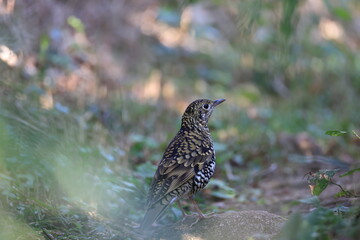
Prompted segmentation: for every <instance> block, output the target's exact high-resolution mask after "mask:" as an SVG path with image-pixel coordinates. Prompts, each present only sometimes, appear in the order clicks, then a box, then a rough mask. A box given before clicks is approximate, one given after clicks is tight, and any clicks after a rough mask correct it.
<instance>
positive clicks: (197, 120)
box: [181, 98, 225, 128]
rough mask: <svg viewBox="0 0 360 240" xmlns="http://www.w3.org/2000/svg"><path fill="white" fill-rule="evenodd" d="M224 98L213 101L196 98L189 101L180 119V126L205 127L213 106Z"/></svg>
mask: <svg viewBox="0 0 360 240" xmlns="http://www.w3.org/2000/svg"><path fill="white" fill-rule="evenodd" d="M224 101H225V99H223V98H222V99H218V100H215V101H212V100H208V99H198V100H195V101H193V102H192V103H190V105H189V106H188V107H187V108H186V110H185V113H184V114H183V116H182V119H181V127H186V128H194V127H200V128H207V123H208V121H209V118H210V116H211V114H212V112H213V111H214V108H215V107H216V106H217V105H219V104H220V103H222V102H224Z"/></svg>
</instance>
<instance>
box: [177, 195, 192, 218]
mask: <svg viewBox="0 0 360 240" xmlns="http://www.w3.org/2000/svg"><path fill="white" fill-rule="evenodd" d="M176 202H177V204H178V205H179V207H180V210H181V213H182V215H183V217H184V218H185V217H187V216H189V215H188V214H186V212H185V209H184V207H183V206H182V204H181V202H180V199H178V200H177V201H176Z"/></svg>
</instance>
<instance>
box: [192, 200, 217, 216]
mask: <svg viewBox="0 0 360 240" xmlns="http://www.w3.org/2000/svg"><path fill="white" fill-rule="evenodd" d="M189 199H190V201H191V202H192V203H193V204H194V206H195V209H196V212H197V213H198V216H199V218H208V217H212V216H214V215H216V213H214V212H212V213H208V214H203V213H202V212H201V210H200V208H199V205H198V204H197V202H196V201H195V200H194V199H193V197H190V198H189Z"/></svg>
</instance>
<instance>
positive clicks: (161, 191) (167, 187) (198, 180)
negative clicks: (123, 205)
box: [140, 99, 225, 230]
mask: <svg viewBox="0 0 360 240" xmlns="http://www.w3.org/2000/svg"><path fill="white" fill-rule="evenodd" d="M224 101H225V99H219V100H215V101H211V100H207V99H199V100H196V101H194V102H192V103H191V104H190V105H189V106H188V107H187V109H186V110H185V113H184V114H183V116H182V120H181V128H180V130H179V132H178V133H177V134H176V136H175V137H174V139H173V140H172V141H171V142H170V144H169V145H168V146H167V148H166V150H165V153H164V155H163V158H162V160H161V161H160V163H159V166H158V169H157V171H156V173H155V175H154V179H153V182H152V185H151V188H150V191H149V194H148V199H147V212H146V214H145V216H144V219H143V221H142V223H141V226H140V228H141V229H142V230H144V229H146V228H148V227H149V226H150V225H151V224H152V223H153V222H154V221H156V219H157V218H158V217H159V216H160V215H161V214H162V213H163V211H164V210H165V209H166V207H167V206H168V205H169V204H171V203H172V202H174V201H175V200H178V199H180V198H190V197H191V196H192V195H193V194H195V193H196V192H198V191H199V190H201V189H203V188H204V187H205V186H206V185H207V183H208V182H209V180H210V178H211V177H212V176H213V174H214V170H215V151H214V147H213V142H212V139H211V136H210V131H209V128H208V125H207V123H208V120H209V118H210V116H211V114H212V112H213V110H214V107H215V106H217V105H219V104H220V103H222V102H224Z"/></svg>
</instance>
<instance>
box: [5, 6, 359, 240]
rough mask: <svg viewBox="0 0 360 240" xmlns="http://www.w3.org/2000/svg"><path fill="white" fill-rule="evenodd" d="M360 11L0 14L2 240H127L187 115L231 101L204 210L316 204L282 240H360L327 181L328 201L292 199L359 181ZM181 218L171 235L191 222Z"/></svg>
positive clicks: (224, 110)
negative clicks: (202, 101) (190, 108)
mask: <svg viewBox="0 0 360 240" xmlns="http://www.w3.org/2000/svg"><path fill="white" fill-rule="evenodd" d="M1 4H3V3H1ZM359 11H360V10H359V3H358V2H357V1H355V0H352V1H335V0H323V1H298V0H283V1H261V0H244V1H231V0H230V1H210V2H204V1H196V0H191V1H181V2H177V1H173V2H169V1H155V2H154V3H149V2H148V1H125V2H121V1H120V2H119V1H112V2H109V3H107V4H103V3H100V2H98V1H64V2H61V3H60V2H59V1H55V0H52V1H48V3H47V4H42V3H41V2H39V3H34V4H33V5H32V6H31V7H30V6H28V3H26V2H20V1H18V2H17V4H16V9H15V11H14V12H13V13H11V14H7V15H0V18H1V21H0V46H1V48H0V55H1V56H0V59H1V60H0V72H1V79H0V146H1V147H0V205H1V206H2V207H3V210H2V211H1V212H0V215H1V216H0V238H1V239H2V238H4V239H5V238H6V239H16V238H20V237H23V235H24V234H25V235H26V237H27V239H40V236H45V235H44V232H43V231H45V232H47V233H49V234H53V235H55V239H116V237H121V238H126V237H128V231H131V227H133V226H136V223H137V222H138V221H139V220H140V219H141V218H142V215H143V207H144V204H145V199H146V192H147V190H148V185H149V184H150V182H151V178H152V176H153V173H154V171H155V169H156V164H157V163H158V161H159V160H160V159H161V156H162V155H161V154H162V152H163V150H164V149H165V147H166V144H167V143H168V142H169V141H170V140H171V138H172V137H173V136H174V134H175V133H176V131H177V129H178V128H179V125H180V115H181V113H182V112H183V110H184V108H185V107H186V105H187V104H188V103H189V102H191V101H192V100H194V99H196V98H211V99H217V98H220V97H221V98H222V97H223V98H226V99H227V101H226V104H224V105H222V106H221V108H219V109H217V110H216V112H214V114H213V116H212V119H211V120H210V123H209V124H210V128H211V130H212V136H213V139H214V141H215V149H216V152H217V170H216V175H215V178H214V179H213V181H211V182H210V184H209V186H208V187H207V189H206V190H205V191H204V192H202V193H199V194H198V195H197V200H199V201H200V204H201V207H202V208H204V209H207V210H208V209H217V210H219V211H222V210H224V211H225V210H227V209H239V208H241V207H242V206H244V208H245V209H246V208H247V207H248V206H251V205H252V204H256V207H259V208H261V207H265V208H267V209H268V210H272V208H273V207H274V206H275V205H277V206H278V205H281V206H279V207H278V208H275V209H274V211H275V212H277V213H278V214H283V215H287V214H289V212H288V211H289V208H293V207H298V206H299V205H301V206H303V208H304V209H303V212H309V209H307V207H308V206H309V205H311V204H314V205H315V210H314V211H312V212H309V213H307V214H295V215H293V216H292V217H290V220H289V222H288V223H287V225H286V226H285V227H284V231H283V234H282V236H283V239H293V238H291V237H293V236H296V239H335V238H339V239H341V237H342V236H346V237H347V238H349V239H351V238H353V239H355V237H356V236H357V235H356V234H357V233H358V231H359V229H357V228H356V227H354V225H352V224H354V221H355V220H354V218H356V216H358V212H356V206H353V204H352V203H351V202H349V201H347V200H343V201H344V202H345V201H346V202H345V203H344V202H340V200H339V202H336V203H335V205H338V206H339V208H340V207H345V206H346V207H349V209H350V210H349V211H347V213H346V214H344V215H342V214H337V213H334V209H333V207H334V206H322V207H320V206H321V205H320V203H323V199H324V198H330V197H332V195H331V194H328V191H324V189H325V188H331V187H330V185H329V184H328V183H329V181H326V179H325V178H322V179H323V180H320V178H319V176H317V178H314V183H315V185H316V186H318V189H317V190H316V194H315V195H320V193H321V197H322V198H323V199H322V198H311V199H305V200H304V199H292V200H295V202H296V204H294V205H292V204H293V203H290V204H289V206H288V201H289V199H288V198H286V197H287V196H292V195H293V196H294V198H297V196H299V195H301V196H302V195H303V194H304V192H303V190H304V189H306V188H307V186H306V180H305V179H304V181H303V183H304V184H303V186H299V185H296V186H295V187H294V186H293V185H291V183H292V182H294V181H297V182H299V181H301V180H299V179H301V177H302V176H304V175H305V174H306V173H307V172H309V171H310V170H311V171H313V170H315V171H318V170H319V169H324V165H325V166H326V168H329V169H331V170H329V171H330V173H332V172H331V171H334V170H333V169H334V168H335V167H336V168H337V167H341V170H340V172H341V173H343V172H346V173H344V174H343V175H342V176H347V177H346V178H342V180H343V181H345V180H346V179H351V178H352V177H354V179H355V177H356V176H357V175H356V174H358V169H359V160H358V159H359V156H360V154H359V150H358V146H359V139H358V135H357V134H356V132H357V130H358V128H359V124H360V115H359V114H358V111H357V110H356V104H357V103H358V101H359V95H360V94H359V93H360V81H359V79H360V54H359V51H358V49H359V41H358V40H359V34H358V33H359V27H358V24H357V22H358V21H359V17H358V16H359ZM5 47H6V48H5ZM10 50H12V52H11V51H10ZM11 56H16V57H17V59H18V62H17V64H15V65H11V61H10V60H11ZM329 129H342V130H341V131H328V132H326V134H324V132H325V131H326V130H329ZM354 129H355V131H354V132H353V133H354V135H355V137H354V136H353V135H351V134H346V133H350V132H351V131H352V130H354ZM327 135H329V136H327ZM331 136H341V137H340V138H336V139H334V138H332V137H331ZM294 159H295V160H294ZM319 173H320V172H319ZM322 174H325V175H326V174H327V173H322ZM340 176H341V175H340ZM329 177H330V178H332V177H334V175H332V174H331V176H329ZM294 179H295V180H294ZM324 179H325V180H324ZM318 181H322V182H320V183H319V182H318ZM353 181H356V180H353ZM279 182H280V183H279ZM350 182H351V181H350ZM347 185H351V184H350V183H349V182H348V183H347ZM355 190H356V189H354V191H355ZM283 191H284V192H283ZM292 193H294V194H292ZM326 194H328V195H326ZM309 195H310V193H309ZM330 195H331V196H330ZM338 197H340V198H343V199H346V197H347V196H346V194H345V195H339V196H338ZM274 199H275V200H274ZM295 205H296V206H295ZM330 205H331V203H330ZM186 209H188V210H190V211H191V210H192V208H191V206H190V205H189V206H186ZM279 209H280V210H279ZM282 209H285V210H282ZM171 210H172V211H169V213H168V215H167V216H165V219H164V222H168V221H173V220H176V219H179V218H180V215H181V214H180V212H179V210H178V209H177V208H176V207H172V209H171ZM108 222H110V223H111V224H112V223H114V222H115V223H117V224H115V226H116V227H112V226H111V227H108V226H107V225H109V224H107V223H108ZM119 222H121V223H122V224H120V226H119V224H118V223H119ZM111 224H110V225H111ZM9 226H12V227H9ZM129 229H130V230H129ZM293 233H294V234H293ZM1 234H2V235H1ZM292 234H293V235H292Z"/></svg>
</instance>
